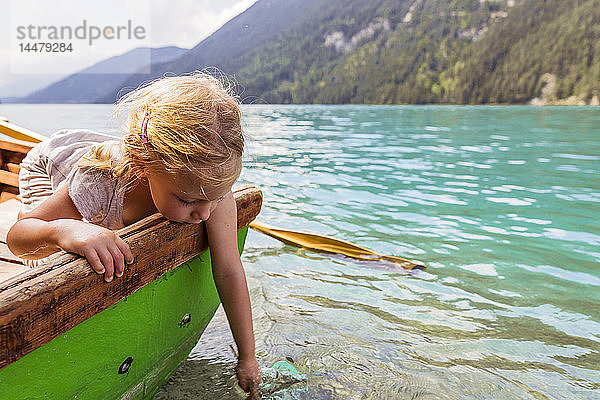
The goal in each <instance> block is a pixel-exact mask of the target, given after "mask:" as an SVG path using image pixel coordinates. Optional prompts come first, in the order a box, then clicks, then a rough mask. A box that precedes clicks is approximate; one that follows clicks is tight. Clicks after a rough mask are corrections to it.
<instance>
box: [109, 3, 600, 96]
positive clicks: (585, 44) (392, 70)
mask: <svg viewBox="0 0 600 400" xmlns="http://www.w3.org/2000/svg"><path fill="white" fill-rule="evenodd" d="M599 26H600V0H370V1H368V2H365V1H363V0H304V1H298V0H259V1H258V2H256V3H255V4H254V5H253V6H252V7H251V8H249V9H248V10H247V11H246V12H244V13H242V14H241V15H239V16H237V17H236V18H234V19H233V20H231V21H230V22H228V23H227V24H225V25H224V26H223V27H222V28H221V29H220V30H219V31H217V32H215V34H213V35H212V36H210V37H209V38H207V39H206V40H204V41H202V42H200V43H199V44H198V45H197V46H195V47H194V48H193V49H191V50H190V51H189V52H188V53H186V54H185V55H184V56H182V57H181V58H179V59H177V60H174V61H172V62H169V63H164V64H155V65H153V68H152V73H151V74H149V75H133V76H132V77H130V78H129V79H128V80H127V81H126V86H128V87H136V86H137V85H138V84H139V83H140V82H142V81H144V80H147V79H151V78H155V77H158V76H161V75H162V74H164V73H165V72H174V73H182V72H188V71H192V70H194V69H202V68H205V67H212V66H216V67H218V68H219V69H221V70H222V71H224V72H225V73H226V74H229V75H232V76H233V77H234V78H235V80H236V81H237V82H238V83H239V85H240V87H241V89H242V98H243V100H244V101H246V102H269V103H376V104H397V103H410V104H414V103H441V104H490V103H492V104H495V103H504V104H507V103H527V102H530V103H532V104H598V103H599V101H598V97H600V29H599ZM119 89H120V88H115V89H114V90H113V91H112V93H111V95H110V96H108V97H105V98H103V99H101V100H102V101H106V102H112V101H114V100H115V99H116V98H117V91H118V90H119ZM122 93H123V92H122Z"/></svg>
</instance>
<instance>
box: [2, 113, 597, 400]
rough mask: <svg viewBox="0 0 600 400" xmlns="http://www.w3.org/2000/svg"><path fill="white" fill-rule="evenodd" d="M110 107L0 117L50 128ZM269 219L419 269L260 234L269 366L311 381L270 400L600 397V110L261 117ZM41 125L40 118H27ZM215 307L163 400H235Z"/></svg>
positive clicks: (259, 311) (260, 317)
mask: <svg viewBox="0 0 600 400" xmlns="http://www.w3.org/2000/svg"><path fill="white" fill-rule="evenodd" d="M109 113H110V107H107V106H87V105H86V106H23V105H15V106H12V105H1V106H0V114H2V115H7V116H8V117H10V118H11V119H12V120H13V121H14V122H17V123H18V122H21V123H22V124H23V125H26V126H28V127H30V128H32V129H35V130H38V131H41V132H42V133H45V134H48V133H50V132H52V131H53V130H56V129H58V128H62V127H82V126H83V127H89V128H91V129H98V130H103V131H105V132H106V131H107V132H109V133H111V132H112V133H116V132H117V130H116V129H115V128H114V124H113V125H110V126H108V127H107V124H106V118H107V116H108V115H109ZM244 114H245V121H246V125H247V126H246V127H247V131H248V133H249V134H250V136H251V137H252V138H253V139H252V140H251V142H250V143H249V146H248V150H249V151H248V155H247V157H246V160H245V161H246V164H245V166H246V169H245V170H244V172H243V174H242V178H241V182H243V183H246V182H247V183H252V184H254V185H256V186H258V187H260V188H261V189H262V190H263V193H264V200H265V203H264V207H263V211H262V213H261V215H260V216H259V219H260V220H261V221H264V222H266V223H270V224H272V225H276V226H281V227H284V228H290V229H299V230H305V231H311V232H316V233H320V234H326V235H332V236H336V237H339V238H342V239H346V240H349V241H352V242H355V243H357V244H360V245H363V246H366V247H369V248H371V249H373V250H376V251H378V252H381V253H385V254H393V255H399V256H404V257H408V258H414V259H418V260H420V261H423V262H424V263H426V264H427V265H428V268H427V269H426V270H425V271H415V272H411V273H406V272H404V271H398V270H396V269H394V268H392V267H391V266H389V265H383V264H376V263H366V262H357V261H354V260H349V259H345V258H344V257H341V256H339V257H332V256H326V255H321V254H317V253H311V252H308V251H305V250H301V249H296V248H294V247H290V246H286V245H283V244H282V243H280V242H278V241H276V240H274V239H271V238H269V237H266V236H264V235H261V234H259V233H257V232H254V231H250V234H249V236H248V240H247V245H246V249H245V252H244V255H243V258H242V261H243V263H244V266H245V268H246V273H247V276H248V283H249V287H250V294H251V297H252V302H253V313H254V321H255V331H256V341H257V352H258V359H259V363H260V364H261V365H262V366H264V367H269V366H271V365H272V364H273V363H274V362H276V361H278V360H282V359H285V358H286V357H290V358H291V359H292V360H293V362H294V365H295V366H296V368H297V369H298V370H299V371H300V372H302V373H304V374H306V377H307V381H306V382H305V383H303V384H295V385H291V386H289V387H287V388H282V390H280V391H277V392H275V393H271V394H269V395H267V396H264V397H263V398H286V399H329V398H336V399H395V398H400V399H402V398H414V399H416V398H424V399H429V398H431V399H434V398H442V399H462V398H473V397H477V398H489V399H513V398H531V399H545V398H550V399H562V398H569V399H595V398H600V270H599V267H600V250H599V249H600V246H599V245H600V228H598V225H599V222H600V217H598V215H599V214H600V174H599V172H600V136H599V134H598V127H599V126H600V109H594V108H533V107H420V106H406V107H403V106H392V107H380V106H249V107H245V108H244ZM32 115H35V118H34V119H32V120H31V121H30V119H31V118H32ZM230 343H233V339H232V338H231V335H230V333H229V328H228V325H227V321H226V318H225V315H224V313H223V312H222V311H219V312H218V313H217V315H216V317H215V318H214V320H213V321H212V323H211V325H210V326H209V328H208V329H207V331H206V332H205V334H204V335H203V337H202V339H201V340H200V342H199V343H198V345H197V346H196V348H195V349H194V351H193V352H192V354H191V355H190V357H189V359H188V360H187V361H186V362H185V364H184V365H183V366H182V367H181V368H180V369H179V370H178V371H177V372H176V373H175V375H174V376H173V377H172V378H171V380H170V381H169V382H168V383H167V384H166V385H165V386H164V387H163V388H162V389H161V390H160V391H159V393H158V394H157V396H156V398H157V399H168V398H170V399H176V398H206V399H214V398H221V399H240V398H243V397H244V396H243V395H242V394H241V392H239V391H237V390H236V389H235V379H234V372H233V367H234V365H235V359H234V356H233V354H232V352H231V350H230V348H229V345H230Z"/></svg>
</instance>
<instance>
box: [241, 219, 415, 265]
mask: <svg viewBox="0 0 600 400" xmlns="http://www.w3.org/2000/svg"><path fill="white" fill-rule="evenodd" d="M249 226H250V228H252V229H254V230H257V231H259V232H262V233H264V234H266V235H269V236H271V237H273V238H275V239H278V240H280V241H282V242H284V243H286V244H289V245H292V246H299V247H304V248H307V249H311V250H315V251H320V252H326V253H335V254H343V255H345V256H347V257H352V258H355V259H358V260H363V261H381V260H384V261H388V262H392V263H395V264H398V265H400V266H401V267H402V268H404V269H413V268H425V266H424V265H423V264H419V263H415V262H413V261H410V260H407V259H404V258H400V257H395V256H387V255H382V254H379V253H376V252H374V251H372V250H369V249H367V248H366V247H362V246H358V245H355V244H354V243H350V242H347V241H345V240H340V239H336V238H333V237H331V236H325V235H317V234H314V233H307V232H299V231H292V230H287V229H281V228H277V227H274V226H271V225H267V224H263V223H260V222H257V221H253V222H252V223H251V224H250V225H249Z"/></svg>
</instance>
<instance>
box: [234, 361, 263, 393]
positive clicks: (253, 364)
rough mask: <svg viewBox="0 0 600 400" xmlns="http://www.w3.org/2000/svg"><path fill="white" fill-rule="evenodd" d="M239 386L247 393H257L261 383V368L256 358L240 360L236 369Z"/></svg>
mask: <svg viewBox="0 0 600 400" xmlns="http://www.w3.org/2000/svg"><path fill="white" fill-rule="evenodd" d="M235 373H236V375H237V379H238V384H239V385H240V387H241V388H242V389H243V390H244V391H245V392H256V389H257V388H258V384H259V383H260V381H261V375H260V367H259V366H258V362H257V361H256V357H253V358H252V359H247V360H244V359H240V360H238V363H237V366H236V367H235Z"/></svg>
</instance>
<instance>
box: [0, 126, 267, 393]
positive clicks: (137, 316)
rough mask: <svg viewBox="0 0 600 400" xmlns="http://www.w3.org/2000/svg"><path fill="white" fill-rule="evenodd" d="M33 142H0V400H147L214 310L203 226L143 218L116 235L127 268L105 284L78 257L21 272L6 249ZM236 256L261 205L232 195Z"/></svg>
mask: <svg viewBox="0 0 600 400" xmlns="http://www.w3.org/2000/svg"><path fill="white" fill-rule="evenodd" d="M34 144H35V143H32V142H29V141H23V140H18V139H9V138H6V137H4V138H0V166H1V169H0V398H2V399H73V398H77V399H110V398H123V399H140V398H150V397H152V396H153V395H154V393H155V392H156V390H158V388H160V386H161V385H162V384H163V383H164V382H165V381H166V380H167V379H168V377H169V376H170V375H171V373H172V372H173V371H174V370H175V369H176V368H177V366H178V365H179V364H180V363H181V362H182V361H183V360H184V359H185V358H186V357H187V355H188V354H189V352H190V351H191V349H192V348H193V347H194V345H195V344H196V342H197V341H198V339H199V338H200V335H201V334H202V332H203V331H204V329H205V328H206V326H207V324H208V323H209V321H210V320H211V318H212V317H213V315H214V313H215V311H216V310H217V307H218V306H219V304H220V301H219V296H218V294H217V291H216V288H215V285H214V281H213V278H212V271H211V260H210V251H209V249H208V242H207V237H206V229H205V227H204V224H200V225H191V224H180V223H175V222H171V221H169V220H167V219H165V218H164V217H162V215H160V214H156V215H152V216H150V217H148V218H146V219H144V220H141V221H139V222H137V223H135V224H133V225H130V226H128V227H126V228H124V229H122V230H120V231H119V232H118V233H119V235H120V236H121V237H122V238H124V240H125V241H126V242H127V243H128V244H129V246H130V247H131V250H132V252H133V254H134V257H135V262H134V263H133V264H132V265H130V266H129V267H128V268H126V270H125V274H124V275H123V277H121V278H115V280H114V281H113V282H111V283H105V282H104V281H103V279H102V277H101V276H100V275H98V274H96V273H95V272H94V271H93V270H92V269H91V267H90V266H89V264H88V263H87V261H86V260H85V259H84V258H81V257H79V256H76V255H74V254H70V253H65V252H61V253H57V254H55V255H53V256H51V257H50V258H49V260H48V262H45V263H44V265H43V266H41V267H38V268H34V269H30V268H26V267H25V266H24V265H23V264H22V262H21V260H19V259H18V258H16V257H14V256H13V255H12V254H11V253H10V251H9V250H8V248H7V246H6V233H7V231H8V229H9V227H10V225H12V222H13V221H15V220H16V215H17V212H18V210H19V206H20V203H19V201H18V199H17V198H16V196H17V194H18V172H19V163H20V161H21V160H22V158H23V157H24V156H25V154H26V153H27V151H29V149H31V147H32V146H33V145H34ZM234 198H235V200H236V202H237V215H238V249H239V251H240V253H241V252H242V249H243V247H244V242H245V239H246V234H247V231H248V224H249V223H250V222H251V221H252V220H253V219H254V218H255V217H256V216H257V214H258V213H259V211H260V208H261V205H262V194H261V192H260V191H259V190H258V189H256V188H255V187H252V186H248V185H246V186H242V187H239V188H237V189H234Z"/></svg>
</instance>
